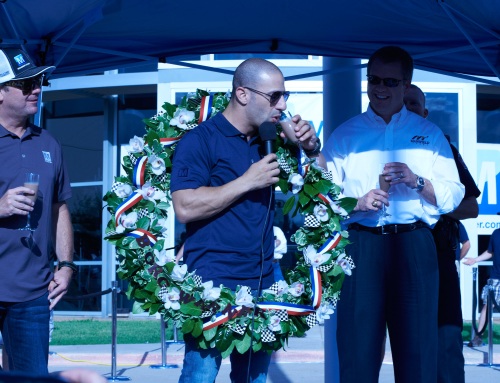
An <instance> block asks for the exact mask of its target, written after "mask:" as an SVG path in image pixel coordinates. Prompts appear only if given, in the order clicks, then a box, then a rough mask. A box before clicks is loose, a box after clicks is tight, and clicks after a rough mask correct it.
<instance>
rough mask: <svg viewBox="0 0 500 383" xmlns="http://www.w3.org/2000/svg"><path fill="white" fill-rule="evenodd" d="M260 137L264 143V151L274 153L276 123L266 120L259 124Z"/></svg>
mask: <svg viewBox="0 0 500 383" xmlns="http://www.w3.org/2000/svg"><path fill="white" fill-rule="evenodd" d="M259 135H260V139H261V140H262V142H263V143H264V153H265V154H266V156H267V155H268V154H271V153H274V141H276V125H274V124H273V123H272V122H269V121H266V122H263V123H262V124H261V125H260V126H259Z"/></svg>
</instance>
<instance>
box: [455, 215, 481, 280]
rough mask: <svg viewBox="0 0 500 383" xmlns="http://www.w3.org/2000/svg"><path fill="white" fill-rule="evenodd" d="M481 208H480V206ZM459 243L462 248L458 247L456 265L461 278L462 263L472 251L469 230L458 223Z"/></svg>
mask: <svg viewBox="0 0 500 383" xmlns="http://www.w3.org/2000/svg"><path fill="white" fill-rule="evenodd" d="M478 207H479V206H478ZM458 243H459V244H460V246H458V247H457V257H456V260H455V264H456V265H457V273H458V276H460V261H461V260H462V259H464V258H465V256H466V255H467V253H468V252H469V250H470V240H469V235H468V234H467V230H466V229H465V226H464V225H463V224H462V222H459V223H458Z"/></svg>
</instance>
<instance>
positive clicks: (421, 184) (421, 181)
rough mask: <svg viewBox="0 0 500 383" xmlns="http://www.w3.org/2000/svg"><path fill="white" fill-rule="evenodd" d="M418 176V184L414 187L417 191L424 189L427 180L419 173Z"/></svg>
mask: <svg viewBox="0 0 500 383" xmlns="http://www.w3.org/2000/svg"><path fill="white" fill-rule="evenodd" d="M415 175H416V176H417V179H416V184H417V186H415V187H414V188H412V189H413V190H416V191H417V192H421V191H422V190H424V186H425V180H424V179H423V177H420V176H419V175H417V174H415Z"/></svg>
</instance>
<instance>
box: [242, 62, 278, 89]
mask: <svg viewBox="0 0 500 383" xmlns="http://www.w3.org/2000/svg"><path fill="white" fill-rule="evenodd" d="M275 74H279V75H281V76H283V73H282V72H281V70H280V69H279V68H278V67H277V66H276V65H274V64H273V63H272V62H269V61H267V60H264V59H260V58H251V59H248V60H245V61H243V62H242V63H241V64H240V65H239V66H238V67H237V68H236V71H235V72H234V77H233V92H234V91H235V90H236V88H238V87H240V86H242V87H250V88H256V87H258V86H259V85H260V84H261V82H262V81H263V80H265V79H266V77H267V76H272V75H275Z"/></svg>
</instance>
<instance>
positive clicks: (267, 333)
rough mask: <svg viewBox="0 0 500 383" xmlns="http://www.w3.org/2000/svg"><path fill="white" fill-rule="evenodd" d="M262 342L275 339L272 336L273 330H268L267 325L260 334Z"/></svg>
mask: <svg viewBox="0 0 500 383" xmlns="http://www.w3.org/2000/svg"><path fill="white" fill-rule="evenodd" d="M260 339H261V340H262V342H264V343H269V342H274V341H276V337H275V336H274V334H273V332H272V331H271V330H269V329H268V328H267V327H266V328H264V329H262V334H261V338H260Z"/></svg>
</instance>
